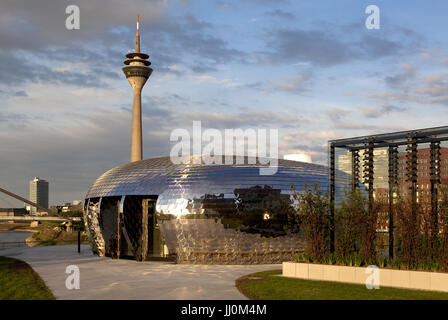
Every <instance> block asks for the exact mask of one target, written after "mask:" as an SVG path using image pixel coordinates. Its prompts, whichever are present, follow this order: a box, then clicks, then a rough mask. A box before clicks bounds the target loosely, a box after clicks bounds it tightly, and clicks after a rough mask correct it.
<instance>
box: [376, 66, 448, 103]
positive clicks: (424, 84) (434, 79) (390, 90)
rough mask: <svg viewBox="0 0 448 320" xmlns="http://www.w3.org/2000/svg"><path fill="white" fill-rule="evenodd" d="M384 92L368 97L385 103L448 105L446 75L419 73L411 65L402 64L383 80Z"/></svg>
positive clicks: (447, 78) (440, 73)
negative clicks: (395, 71)
mask: <svg viewBox="0 0 448 320" xmlns="http://www.w3.org/2000/svg"><path fill="white" fill-rule="evenodd" d="M384 83H385V85H386V90H383V91H377V92H374V93H371V94H369V95H368V97H369V98H372V99H376V100H381V101H385V102H386V103H390V102H391V101H399V102H414V103H421V104H428V103H429V104H440V105H445V106H446V105H448V73H445V72H437V73H431V72H430V71H427V73H421V72H419V71H418V70H417V68H416V67H415V66H413V65H408V64H404V65H402V66H401V69H400V71H399V72H397V73H396V74H394V75H391V76H387V77H385V78H384Z"/></svg>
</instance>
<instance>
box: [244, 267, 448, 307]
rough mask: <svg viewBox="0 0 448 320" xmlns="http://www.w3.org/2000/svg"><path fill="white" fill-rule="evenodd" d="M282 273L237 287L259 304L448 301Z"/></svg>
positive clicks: (442, 296) (250, 278) (260, 275)
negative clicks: (313, 301)
mask: <svg viewBox="0 0 448 320" xmlns="http://www.w3.org/2000/svg"><path fill="white" fill-rule="evenodd" d="M281 274H282V271H281V270H273V271H264V272H257V273H253V274H250V275H247V276H244V277H241V278H239V279H237V280H236V287H237V288H238V290H239V291H240V292H241V293H242V294H244V295H245V296H246V297H248V298H249V299H255V300H428V299H429V300H432V299H433V300H448V293H444V292H434V291H421V290H407V289H398V288H389V287H381V288H380V289H378V290H375V289H372V290H368V289H367V288H366V286H364V285H358V284H348V283H340V282H328V281H313V280H302V279H294V278H286V277H285V278H284V277H281V276H279V275H281Z"/></svg>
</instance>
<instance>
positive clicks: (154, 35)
mask: <svg viewBox="0 0 448 320" xmlns="http://www.w3.org/2000/svg"><path fill="white" fill-rule="evenodd" d="M370 4H374V5H377V6H378V7H379V9H380V29H373V30H369V29H367V28H366V27H365V20H366V19H367V17H368V14H366V13H365V10H366V7H367V6H368V5H370ZM68 5H77V6H78V7H79V9H80V29H79V30H68V29H67V28H66V27H65V21H66V19H67V17H68V15H67V14H66V13H65V9H66V7H67V6H68ZM447 11H448V3H447V2H446V1H443V0H433V1H425V2H424V1H412V2H411V1H406V0H394V1H390V0H388V1H380V0H373V1H372V0H370V1H362V0H352V1H348V0H338V1H334V0H317V1H293V0H280V1H279V0H276V1H270V0H240V1H211V0H202V1H200V0H198V1H194V0H191V1H188V0H173V1H169V0H165V1H164V0H153V1H148V0H129V1H119V0H107V1H106V0H70V1H54V0H33V1H26V0H0V187H2V188H5V189H8V190H10V191H12V192H15V193H18V194H19V195H22V196H25V197H28V192H29V190H28V183H29V180H32V179H33V177H35V176H39V177H41V178H44V179H46V180H48V181H49V182H50V204H59V203H64V202H70V201H72V200H80V199H83V198H84V196H85V194H86V193H87V191H88V189H89V187H90V185H91V184H92V183H93V182H94V181H95V179H96V178H97V177H98V176H100V175H101V174H102V173H103V172H105V171H107V170H108V169H110V168H112V167H114V166H117V165H120V164H123V163H126V162H129V159H130V132H131V108H132V94H131V88H130V86H129V84H128V82H127V80H126V78H125V77H124V75H123V73H122V71H121V67H122V66H123V61H124V59H125V54H126V53H127V52H129V51H131V50H133V46H134V42H135V18H136V15H137V14H139V15H140V37H141V50H142V51H143V52H147V53H148V54H149V55H150V61H151V62H152V65H151V67H152V68H153V69H154V72H153V73H152V75H151V77H150V79H149V80H148V82H147V84H146V85H145V87H144V89H143V92H142V103H143V152H144V158H151V157H157V156H166V155H169V152H170V149H171V148H172V146H173V144H172V143H170V141H169V137H170V133H171V132H172V131H173V130H175V129H177V128H184V129H187V130H190V131H191V130H192V124H193V121H194V120H201V121H202V127H203V128H216V129H219V130H223V129H226V128H243V129H245V128H259V129H278V130H279V154H280V157H283V156H284V155H288V154H289V155H290V154H300V155H301V156H300V157H301V158H306V159H311V160H312V162H313V163H319V164H326V163H327V141H328V140H329V139H336V138H346V137H353V136H360V135H368V134H376V133H385V132H392V131H399V130H408V129H417V128H425V127H437V126H443V125H446V119H447V117H446V110H447V107H448V37H446V31H445V30H446V29H447V22H446V18H445V16H446V12H447ZM13 206H14V207H15V206H22V203H20V202H18V201H15V200H13V199H11V198H9V197H7V196H5V195H1V194H0V207H13Z"/></svg>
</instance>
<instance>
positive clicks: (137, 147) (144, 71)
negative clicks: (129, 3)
mask: <svg viewBox="0 0 448 320" xmlns="http://www.w3.org/2000/svg"><path fill="white" fill-rule="evenodd" d="M126 58H127V59H126V60H125V61H124V64H125V65H126V66H125V67H123V72H124V75H125V76H126V79H128V81H129V83H130V85H131V87H132V94H133V99H134V102H133V104H132V141H131V162H134V161H140V160H142V153H143V152H142V149H143V147H142V95H141V94H142V89H143V86H144V85H145V83H146V80H148V78H149V76H150V75H151V73H152V69H151V68H150V67H149V66H150V65H151V62H149V60H148V59H149V55H147V54H146V53H141V52H140V34H139V30H138V16H137V34H136V35H135V50H134V52H130V53H128V54H127V55H126Z"/></svg>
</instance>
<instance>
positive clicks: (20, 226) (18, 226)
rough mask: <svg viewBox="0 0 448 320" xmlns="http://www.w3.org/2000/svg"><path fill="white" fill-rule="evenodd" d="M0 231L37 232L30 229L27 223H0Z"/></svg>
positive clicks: (35, 229) (34, 229)
mask: <svg viewBox="0 0 448 320" xmlns="http://www.w3.org/2000/svg"><path fill="white" fill-rule="evenodd" d="M0 231H25V232H38V231H39V230H37V228H32V227H30V224H29V223H0Z"/></svg>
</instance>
